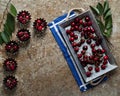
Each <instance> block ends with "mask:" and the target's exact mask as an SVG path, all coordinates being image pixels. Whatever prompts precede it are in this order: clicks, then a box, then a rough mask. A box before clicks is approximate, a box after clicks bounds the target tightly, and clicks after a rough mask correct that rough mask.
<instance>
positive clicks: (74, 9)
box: [66, 8, 85, 20]
mask: <svg viewBox="0 0 120 96" xmlns="http://www.w3.org/2000/svg"><path fill="white" fill-rule="evenodd" d="M72 11H77V12H79V13H82V12H84V11H85V9H83V8H72V9H71V10H69V12H68V14H67V17H66V20H68V19H69V16H70V13H71V12H72Z"/></svg>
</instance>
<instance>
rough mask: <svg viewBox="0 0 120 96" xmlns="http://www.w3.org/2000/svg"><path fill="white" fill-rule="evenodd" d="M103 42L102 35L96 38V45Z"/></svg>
mask: <svg viewBox="0 0 120 96" xmlns="http://www.w3.org/2000/svg"><path fill="white" fill-rule="evenodd" d="M101 43H102V39H101V38H100V37H97V38H96V45H97V46H99V45H100V44H101Z"/></svg>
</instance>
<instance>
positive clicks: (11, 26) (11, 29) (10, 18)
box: [5, 13, 15, 33]
mask: <svg viewBox="0 0 120 96" xmlns="http://www.w3.org/2000/svg"><path fill="white" fill-rule="evenodd" d="M5 25H6V26H7V27H8V29H9V32H10V33H13V32H14V30H15V18H14V17H13V16H12V15H11V14H10V13H8V14H7V20H6V23H5Z"/></svg>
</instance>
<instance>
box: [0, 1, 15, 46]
mask: <svg viewBox="0 0 120 96" xmlns="http://www.w3.org/2000/svg"><path fill="white" fill-rule="evenodd" d="M10 2H11V0H9V1H8V3H7V5H6V7H5V10H4V12H3V17H2V21H1V22H0V30H1V32H0V44H1V45H2V44H3V43H7V42H9V41H10V37H11V36H12V33H13V32H14V30H15V17H16V15H17V10H16V8H15V7H14V5H13V4H11V3H10ZM5 20H6V21H5ZM4 21H5V23H4Z"/></svg>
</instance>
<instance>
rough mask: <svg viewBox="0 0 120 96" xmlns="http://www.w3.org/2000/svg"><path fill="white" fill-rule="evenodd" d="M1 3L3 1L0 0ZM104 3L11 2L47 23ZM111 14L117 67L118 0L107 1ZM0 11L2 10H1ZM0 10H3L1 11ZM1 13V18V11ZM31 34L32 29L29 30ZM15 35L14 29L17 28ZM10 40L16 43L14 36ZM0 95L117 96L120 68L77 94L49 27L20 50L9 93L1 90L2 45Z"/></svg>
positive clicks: (119, 38) (0, 53)
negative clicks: (15, 80) (95, 84)
mask: <svg viewBox="0 0 120 96" xmlns="http://www.w3.org/2000/svg"><path fill="white" fill-rule="evenodd" d="M0 1H4V0H0ZM102 1H104V0H12V3H13V4H14V5H15V7H16V8H17V10H18V11H20V10H28V11H29V12H30V13H31V16H32V20H31V21H32V22H33V21H34V20H35V19H36V18H40V17H44V18H45V19H46V20H47V22H50V21H52V20H53V19H54V18H56V17H58V16H60V15H62V14H64V13H67V12H68V11H69V10H70V9H71V8H75V7H83V8H84V9H85V10H87V9H89V5H92V6H94V5H96V4H97V2H102ZM108 1H109V2H110V6H111V9H112V13H113V26H114V29H113V35H112V37H111V39H110V40H111V42H112V44H113V45H114V47H113V49H112V53H113V54H114V56H115V58H116V61H117V63H118V66H120V33H119V31H120V30H119V26H120V17H119V16H120V0H108ZM0 8H1V9H2V7H0ZM1 11H2V10H1ZM1 11H0V19H1V16H2V12H1ZM29 29H30V31H31V33H32V34H33V30H32V23H31V28H29ZM16 32H17V29H16ZM16 32H15V33H14V34H13V38H12V40H15V39H16V37H15V34H16ZM0 57H1V58H0V82H1V83H0V96H119V94H120V86H119V84H120V77H119V76H120V68H119V67H118V69H117V70H115V71H113V72H112V73H110V75H109V80H108V81H106V82H104V83H102V84H100V85H98V86H96V87H94V88H93V89H90V90H88V91H87V92H84V93H82V92H80V90H79V87H78V86H77V84H76V81H75V80H74V78H73V76H72V74H71V71H70V69H69V67H68V65H67V63H66V61H65V59H64V57H63V55H62V52H61V51H60V49H59V47H58V45H57V43H56V41H55V40H54V38H53V36H52V34H51V32H50V30H49V28H48V29H47V31H46V35H45V36H44V37H43V38H36V37H34V36H32V38H31V41H30V44H29V45H28V46H27V47H25V48H20V51H19V55H18V57H17V58H16V60H17V62H18V68H17V71H16V73H15V76H16V78H17V79H18V81H19V82H18V87H17V88H16V90H14V91H12V92H8V91H6V90H4V88H3V84H2V80H3V78H4V77H5V74H6V73H4V71H3V67H2V62H3V59H5V58H7V56H6V55H5V50H4V45H3V46H1V47H0Z"/></svg>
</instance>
